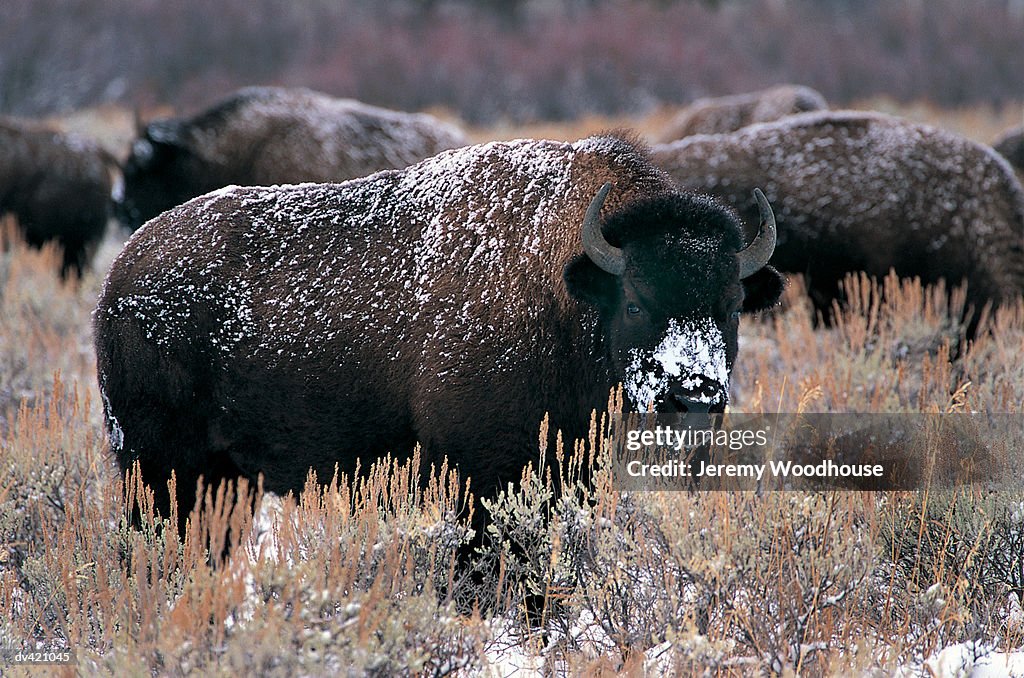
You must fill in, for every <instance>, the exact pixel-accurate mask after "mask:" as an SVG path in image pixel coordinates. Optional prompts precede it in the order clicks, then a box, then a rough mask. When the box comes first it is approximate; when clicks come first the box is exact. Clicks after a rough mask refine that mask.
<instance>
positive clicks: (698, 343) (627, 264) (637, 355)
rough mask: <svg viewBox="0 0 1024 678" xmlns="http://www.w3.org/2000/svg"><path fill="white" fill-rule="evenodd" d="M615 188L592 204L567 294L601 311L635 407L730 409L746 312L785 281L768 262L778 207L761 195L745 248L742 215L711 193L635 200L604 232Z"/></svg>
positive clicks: (610, 350)
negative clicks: (757, 222) (756, 223)
mask: <svg viewBox="0 0 1024 678" xmlns="http://www.w3.org/2000/svg"><path fill="white" fill-rule="evenodd" d="M610 189H611V184H605V185H604V186H603V187H602V188H601V190H600V191H598V193H597V195H596V196H594V198H593V200H592V201H591V203H590V207H589V208H588V209H587V213H586V217H585V218H584V222H583V227H582V238H581V239H582V241H583V250H584V254H581V255H578V256H576V257H575V258H574V259H573V260H572V261H570V262H569V264H568V265H567V266H566V269H565V280H566V285H567V288H568V291H569V293H570V294H571V295H572V296H573V297H575V298H576V299H579V300H581V301H583V302H585V303H588V304H591V305H593V306H595V307H596V308H597V309H598V312H599V315H600V318H601V330H600V332H601V341H602V343H603V345H604V347H605V350H606V352H607V357H608V359H609V360H610V362H611V365H612V367H613V371H614V376H615V377H616V378H618V379H619V380H620V381H621V382H622V384H623V386H624V388H625V391H626V394H627V395H628V396H629V399H630V401H631V403H632V405H633V406H634V407H635V408H637V409H638V410H639V411H647V409H648V408H649V407H653V408H654V410H655V411H657V412H681V413H707V412H722V411H724V409H725V405H726V403H727V402H728V387H729V374H730V372H731V370H732V365H733V361H734V359H735V358H736V352H737V330H738V326H739V317H740V314H741V313H745V312H754V311H760V310H763V309H766V308H768V307H770V306H772V305H774V304H775V303H776V302H777V301H778V298H779V295H780V294H781V292H782V287H783V280H782V277H781V276H780V275H779V273H778V272H777V271H775V269H773V268H772V267H770V266H767V263H768V259H769V258H770V257H771V255H772V252H773V251H774V249H775V218H774V216H773V214H772V210H771V206H770V205H769V204H768V201H767V200H766V199H765V197H764V195H763V194H762V193H761V191H760V190H757V191H755V195H756V197H757V201H758V205H759V206H760V212H761V229H760V233H759V234H758V236H757V237H756V238H755V239H754V240H753V241H752V242H751V243H750V244H749V245H748V246H746V247H743V243H742V238H741V235H740V233H741V228H740V223H739V221H738V218H737V217H736V215H735V214H734V213H733V212H732V211H730V210H729V209H728V208H726V207H724V206H722V205H720V204H719V203H717V202H715V201H713V200H712V199H711V198H708V197H704V196H694V195H685V194H666V195H660V196H656V197H653V198H649V199H644V200H639V201H635V202H633V203H632V204H629V205H627V206H626V207H624V208H622V209H620V210H619V211H617V212H616V213H615V214H612V215H611V216H610V217H609V218H608V219H607V220H606V221H605V223H604V224H603V229H602V224H601V220H600V212H601V208H602V206H603V204H604V199H605V197H606V196H607V194H608V191H609V190H610ZM602 231H603V232H602ZM605 234H607V238H606V235H605ZM612 243H616V244H612Z"/></svg>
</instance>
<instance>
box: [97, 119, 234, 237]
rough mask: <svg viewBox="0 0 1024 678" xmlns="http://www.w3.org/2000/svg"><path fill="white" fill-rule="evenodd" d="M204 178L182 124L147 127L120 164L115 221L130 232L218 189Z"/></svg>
mask: <svg viewBox="0 0 1024 678" xmlns="http://www.w3.org/2000/svg"><path fill="white" fill-rule="evenodd" d="M208 174H209V170H208V169H205V168H203V167H202V164H201V162H200V160H199V159H198V158H197V157H196V155H195V154H194V153H193V152H192V150H191V149H190V145H189V143H188V141H187V135H186V131H185V129H184V125H183V124H182V123H180V122H178V121H175V120H159V121H156V122H153V123H151V124H149V125H148V126H147V127H146V128H145V129H144V130H143V132H142V134H140V135H139V137H138V138H137V139H136V140H135V141H134V142H133V143H132V149H131V154H130V155H129V156H128V159H127V160H126V161H125V163H124V184H123V186H122V187H121V192H120V194H119V195H117V196H115V205H114V211H115V214H116V216H117V219H118V221H120V222H121V224H122V225H124V226H125V227H126V228H128V229H129V230H132V231H134V230H136V229H137V228H138V227H139V226H141V225H142V224H143V223H145V222H146V221H149V220H150V219H152V218H153V217H155V216H156V215H158V214H160V213H161V212H165V211H167V210H169V209H170V208H172V207H175V206H177V205H180V204H182V203H184V202H186V201H188V200H189V199H190V198H194V197H195V196H197V195H202V194H203V193H206V192H207V191H210V190H213V189H216V188H219V186H218V185H216V183H215V182H206V181H204V178H206V176H207V175H208Z"/></svg>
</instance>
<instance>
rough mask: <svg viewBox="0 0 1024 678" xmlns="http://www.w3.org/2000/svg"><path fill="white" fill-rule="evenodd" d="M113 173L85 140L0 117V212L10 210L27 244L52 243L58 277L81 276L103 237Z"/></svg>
mask: <svg viewBox="0 0 1024 678" xmlns="http://www.w3.org/2000/svg"><path fill="white" fill-rule="evenodd" d="M116 171H117V161H116V160H115V159H114V157H113V156H111V155H110V154H109V153H107V152H106V151H104V150H103V149H102V148H100V147H99V146H98V145H97V144H95V143H93V142H92V141H90V140H87V139H85V138H83V137H79V136H74V135H70V134H63V133H61V132H57V131H55V130H52V129H48V128H45V127H42V126H40V125H38V124H35V123H31V122H27V121H20V120H14V119H10V118H7V119H0V215H3V214H13V215H14V217H15V218H16V219H17V222H18V227H19V231H20V232H21V234H22V235H23V236H24V238H25V240H26V241H27V242H28V244H29V245H31V246H33V247H42V246H43V245H44V244H46V243H48V242H56V243H57V244H58V245H59V247H60V250H61V267H60V271H61V275H62V276H63V277H67V276H68V275H69V274H75V275H78V276H81V274H82V272H83V271H84V270H85V268H86V267H87V266H88V265H89V262H90V261H91V260H92V257H93V255H94V254H95V252H96V249H97V248H98V246H99V243H100V241H102V240H103V235H104V233H105V232H106V228H107V220H108V219H109V217H110V194H111V187H112V184H113V180H112V177H113V176H114V175H115V173H116Z"/></svg>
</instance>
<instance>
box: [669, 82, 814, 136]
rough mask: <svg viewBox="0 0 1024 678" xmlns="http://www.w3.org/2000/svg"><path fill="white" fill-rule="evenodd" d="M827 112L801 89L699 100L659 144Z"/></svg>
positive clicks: (673, 123) (773, 89) (675, 120)
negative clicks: (814, 112) (796, 115)
mask: <svg viewBox="0 0 1024 678" xmlns="http://www.w3.org/2000/svg"><path fill="white" fill-rule="evenodd" d="M827 108H828V103H827V102H826V101H825V97H823V96H822V95H821V94H820V93H818V92H817V91H816V90H813V89H811V88H810V87H804V86H802V85H778V86H776V87H770V88H768V89H763V90H758V91H756V92H747V93H745V94H734V95H732V96H725V97H716V98H712V99H697V100H696V101H694V102H693V103H692V104H690V105H689V106H687V107H686V108H685V109H683V110H682V111H681V112H680V113H679V114H678V115H677V116H676V117H674V118H673V119H672V120H670V121H669V123H668V124H667V125H666V126H665V129H663V130H662V132H661V135H660V141H663V142H670V141H675V140H676V139H682V138H683V137H688V136H690V135H692V134H725V133H727V132H735V131H736V130H738V129H740V128H741V127H746V126H747V125H752V124H754V123H757V122H770V121H772V120H778V119H779V118H782V117H785V116H787V115H794V114H796V113H807V112H810V111H823V110H826V109H827Z"/></svg>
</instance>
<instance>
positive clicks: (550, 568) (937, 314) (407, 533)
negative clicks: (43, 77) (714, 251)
mask: <svg viewBox="0 0 1024 678" xmlns="http://www.w3.org/2000/svg"><path fill="white" fill-rule="evenodd" d="M871 105H872V106H874V107H876V108H885V107H886V104H885V103H884V102H872V103H871ZM900 112H902V113H905V114H907V115H908V116H910V117H913V118H915V119H921V120H925V121H927V122H932V123H938V124H942V125H943V126H947V127H950V128H951V129H955V130H958V131H960V132H963V133H965V134H967V135H968V136H971V137H974V138H977V139H979V140H982V141H985V140H988V139H990V138H991V137H994V136H995V135H996V134H997V133H998V132H999V131H1001V130H1002V129H1003V128H1005V127H1008V126H1010V125H1012V124H1013V123H1014V122H1016V120H1015V119H1014V114H1013V113H1012V112H1008V111H1004V112H1001V113H1000V112H994V111H984V110H970V111H937V110H934V109H931V108H929V107H926V106H921V107H917V108H914V109H909V110H904V111H900ZM670 114H671V111H664V112H662V113H659V114H658V115H657V116H651V117H649V118H645V119H643V120H609V119H594V120H585V121H578V122H577V123H575V124H574V125H573V126H538V127H534V128H528V129H523V128H516V129H512V128H509V129H499V130H475V131H474V132H473V134H474V136H475V137H476V138H477V139H481V140H482V139H484V138H511V137H515V136H547V137H555V138H576V137H578V136H580V135H582V134H586V133H588V132H590V131H595V130H600V129H608V128H612V127H621V126H633V127H637V128H638V129H640V131H641V132H643V133H646V134H653V132H654V131H655V130H656V129H657V128H658V127H659V126H660V124H663V122H664V121H665V120H667V119H668V117H669V115H670ZM112 115H113V116H114V117H115V118H116V119H117V120H121V121H124V120H126V117H125V116H119V115H115V114H114V113H110V112H108V113H106V114H102V115H98V116H95V117H92V118H89V117H81V118H77V119H75V120H73V121H71V123H69V124H72V125H74V126H77V128H78V129H84V130H90V129H96V127H97V126H99V127H103V126H104V125H108V128H106V129H107V131H106V134H107V136H106V138H109V139H112V140H117V139H120V138H122V137H124V136H126V135H130V130H129V131H128V132H125V131H124V130H122V129H120V128H118V129H114V130H111V129H109V124H110V123H109V121H110V120H111V119H112V118H111V117H110V116H112ZM118 124H127V123H118ZM111 143H114V141H112V142H111ZM10 226H11V224H7V225H6V226H5V229H4V232H5V233H6V234H7V235H6V236H5V245H4V248H3V250H4V251H3V252H2V254H0V468H2V470H3V472H2V473H0V649H2V648H3V647H33V648H38V649H54V650H57V649H65V648H68V649H70V650H71V651H72V652H73V653H74V659H75V662H76V664H73V665H70V666H67V665H66V666H63V667H56V668H55V667H50V668H51V669H52V670H54V671H55V672H57V673H61V672H63V673H67V674H72V673H75V672H78V673H83V674H86V675H117V676H124V675H151V674H154V673H156V674H160V675H184V674H186V673H191V672H199V673H201V674H202V675H239V674H241V675H256V674H258V675H292V674H294V673H303V674H314V675H315V674H333V673H338V672H344V671H353V672H354V673H355V674H363V673H367V674H371V675H392V674H396V673H397V674H404V673H411V674H422V675H447V674H451V673H462V674H464V675H473V674H476V673H481V674H484V675H508V674H509V673H510V672H511V671H512V670H513V669H514V668H516V667H520V668H523V669H524V670H525V669H533V670H546V671H555V672H565V673H569V674H588V675H590V674H601V673H604V674H608V675H612V674H615V673H632V674H637V675H639V674H641V673H642V672H644V671H648V672H656V673H677V674H683V675H689V674H692V673H704V672H707V673H710V674H722V675H746V674H748V673H760V672H771V673H791V672H797V673H801V674H806V675H822V674H824V675H832V674H835V675H839V674H845V673H847V672H849V671H851V670H857V671H868V670H872V669H878V670H881V671H885V672H891V671H893V670H895V669H896V668H897V667H900V666H909V667H916V668H918V669H920V668H921V667H922V666H923V665H924V662H926V660H928V658H929V657H933V656H934V655H935V654H936V652H938V651H939V650H941V649H942V648H945V647H948V646H950V645H952V644H955V643H961V642H966V641H978V642H979V643H981V645H979V646H978V647H985V648H995V649H999V650H1009V649H1015V648H1019V647H1020V646H1021V645H1022V644H1024V637H1022V636H1024V610H1022V609H1021V598H1022V596H1024V518H1022V515H1024V493H1019V492H1007V491H1000V492H991V491H988V490H987V489H986V488H985V487H984V486H981V485H975V486H969V487H966V488H961V489H959V490H944V491H935V492H906V493H884V494H883V493H868V492H864V493H852V492H831V493H808V492H777V493H773V492H769V493H764V494H761V495H755V494H753V493H739V492H735V493H726V492H711V493H694V494H690V493H683V492H665V493H628V494H623V493H621V492H617V491H615V490H614V489H613V488H612V485H611V480H610V478H609V476H608V474H607V472H606V470H605V469H604V467H602V466H601V465H600V452H599V450H600V441H601V432H600V431H599V430H595V432H594V435H593V436H592V438H591V440H589V441H583V442H582V443H580V444H579V445H578V446H577V449H576V450H572V449H569V450H565V451H563V450H551V451H549V454H556V455H559V456H560V457H569V458H574V459H576V461H577V463H592V462H593V458H594V457H597V461H598V468H597V469H596V470H595V471H594V474H593V475H594V478H593V482H591V483H588V484H586V485H584V484H580V483H577V481H576V478H577V473H576V472H574V471H572V470H569V471H565V475H566V477H565V478H563V479H562V482H563V483H568V484H569V486H574V485H575V486H576V487H577V490H578V491H577V492H574V493H567V494H565V495H563V497H562V499H560V500H559V501H557V502H549V501H548V497H549V496H550V493H551V487H552V483H554V482H556V481H557V480H558V479H555V480H552V479H550V478H546V477H544V478H539V477H537V475H536V474H531V473H527V474H525V475H524V480H523V483H522V487H521V488H520V489H518V490H516V491H514V492H511V493H509V494H506V495H503V496H501V497H499V498H498V499H497V500H496V501H495V502H494V505H493V506H491V507H490V511H491V514H492V516H493V525H492V526H491V528H490V529H491V530H492V534H491V535H490V539H489V540H488V542H487V545H486V546H485V547H483V548H481V549H480V550H479V551H478V552H477V554H476V556H475V563H476V565H477V566H478V571H477V572H476V573H475V575H474V576H467V573H466V571H465V568H460V567H457V566H456V560H457V558H456V554H457V552H458V551H459V549H460V547H461V546H462V545H463V544H464V543H466V541H467V540H468V536H467V534H468V533H467V526H466V523H465V521H464V519H463V518H460V515H462V512H461V511H460V509H461V507H462V506H463V505H464V503H465V496H464V490H463V488H462V487H461V486H460V485H459V483H458V481H457V480H456V479H454V478H453V477H452V476H451V475H449V474H448V473H447V470H445V469H439V470H437V472H436V474H435V479H434V481H433V482H432V483H431V484H430V485H429V487H427V488H425V489H424V488H421V487H420V485H419V484H418V483H417V482H416V481H415V480H414V479H415V478H416V477H417V475H418V474H419V471H418V470H417V469H416V467H415V464H414V463H413V464H411V465H408V466H399V465H397V464H394V463H390V462H388V461H387V460H385V461H384V462H382V463H381V464H380V465H379V466H378V467H376V468H375V469H374V470H373V471H372V472H371V473H369V474H368V475H367V476H366V477H365V478H362V479H360V480H358V481H355V482H350V481H347V480H346V479H340V480H338V481H336V482H334V483H331V484H330V485H328V486H326V487H320V486H317V485H315V484H313V483H310V484H309V486H308V487H307V489H306V491H305V492H303V493H302V495H301V496H300V497H297V498H287V499H284V500H282V499H280V498H276V497H268V498H266V500H264V501H262V502H261V504H260V505H261V510H260V511H259V515H258V519H257V520H256V521H255V522H254V521H253V520H252V517H251V516H249V515H248V514H247V512H246V511H242V510H235V509H234V507H232V506H226V505H224V502H223V501H221V500H220V499H219V498H218V496H217V495H216V494H215V493H213V494H210V495H208V496H207V497H206V498H205V499H204V503H205V504H206V506H207V510H206V512H205V513H204V514H203V515H204V518H203V519H202V520H201V521H199V522H198V523H193V525H192V526H191V531H190V533H189V534H188V535H185V536H184V537H183V539H179V538H178V535H177V534H176V528H175V527H174V525H175V524H176V521H174V520H173V519H172V520H171V521H170V522H169V523H168V524H167V525H166V526H165V529H160V521H159V520H158V519H156V518H154V517H153V516H152V512H151V510H148V500H147V496H146V492H145V489H144V488H139V487H137V486H135V485H134V484H133V483H132V481H131V479H129V481H128V485H129V488H128V492H127V494H128V496H130V497H132V501H131V502H130V503H126V502H124V501H122V499H121V497H122V496H124V495H125V490H124V485H123V482H122V480H121V478H120V476H119V474H118V473H117V471H116V468H115V466H114V464H113V461H112V459H111V458H110V456H109V454H108V451H107V449H106V443H105V440H104V434H103V428H102V417H101V413H100V407H99V406H98V402H99V394H98V391H97V387H96V381H95V367H94V356H93V349H92V343H91V336H90V313H91V311H92V308H93V306H94V303H95V299H96V297H97V294H98V292H99V289H100V286H101V284H102V277H103V274H104V272H105V270H106V268H107V266H108V265H109V263H110V261H111V260H112V258H113V257H114V256H115V255H116V252H117V251H118V247H119V245H120V243H121V241H122V240H123V236H117V235H114V234H112V235H110V236H109V237H108V240H107V241H106V242H105V244H104V246H103V248H102V249H101V251H100V252H99V255H98V257H97V261H96V267H95V271H94V272H92V273H90V274H88V275H87V276H86V277H85V278H84V279H83V280H82V281H81V282H80V283H78V284H74V285H66V286H65V285H61V284H60V283H59V281H58V280H57V277H56V275H55V274H54V271H55V270H56V268H57V263H56V262H57V259H56V254H55V253H54V252H52V251H43V252H37V251H32V250H28V249H26V248H25V247H24V246H23V245H22V244H21V243H20V242H18V241H17V240H16V239H12V238H11V237H10V233H11V231H12V229H11V228H10ZM848 284H849V285H850V288H849V289H850V296H851V299H852V302H851V304H850V308H848V309H846V310H845V311H844V312H843V313H842V314H841V315H840V316H839V318H838V320H837V322H836V323H835V324H834V326H833V327H831V328H829V329H813V325H814V323H813V319H812V317H811V314H810V311H809V305H808V304H807V303H806V302H805V300H804V298H803V295H802V291H801V283H800V281H799V280H795V281H793V283H792V284H791V285H790V287H789V288H788V290H787V293H786V298H785V300H784V304H783V306H782V308H781V309H780V310H778V311H777V312H775V313H772V314H770V315H768V316H766V317H763V318H760V319H756V320H753V321H745V322H744V324H743V325H742V326H741V352H740V357H739V359H738V362H737V365H736V367H735V370H734V375H733V379H734V384H733V389H734V405H735V406H736V407H738V408H740V409H742V410H745V411H755V412H798V411H814V412H866V411H870V412H929V413H942V412H968V411H981V412H1006V413H1020V412H1021V411H1022V409H1024V361H1022V360H1021V357H1022V356H1024V301H1021V300H1018V301H1017V303H1016V304H1012V305H1010V306H1008V307H1005V308H1001V309H991V310H989V311H987V312H986V315H985V319H984V320H983V324H982V328H983V329H982V331H981V332H980V333H979V336H978V338H977V341H976V342H974V343H973V344H972V345H971V346H969V347H965V346H963V345H962V344H960V343H959V336H960V330H961V328H959V327H958V326H957V325H956V324H954V323H951V322H950V321H949V320H948V318H949V317H951V316H954V317H955V316H957V315H959V314H958V313H956V306H957V304H958V303H962V302H958V301H957V300H958V295H956V294H954V295H953V296H952V301H950V299H949V297H948V295H947V294H946V293H945V291H944V290H942V289H932V288H922V287H921V286H920V285H919V284H916V283H914V282H913V281H899V280H897V279H895V278H889V279H887V280H885V281H877V282H871V281H866V280H862V279H859V278H851V279H850V280H849V282H848ZM883 291H884V292H885V293H884V295H883V294H882V292H883ZM950 305H952V306H953V309H952V311H953V312H951V311H950ZM954 353H958V357H957V359H956V360H951V358H950V356H951V354H954ZM597 428H600V427H597ZM595 450H597V451H596V452H595ZM591 453H593V454H591ZM588 459H589V460H590V461H587V460H588ZM562 468H570V469H571V468H574V467H573V465H572V464H564V465H562ZM254 491H257V492H258V488H255V489H254ZM131 505H138V506H139V507H141V509H142V512H143V514H145V515H147V516H148V518H147V519H146V520H145V521H144V522H145V526H144V529H142V530H131V529H129V528H128V527H127V526H126V515H127V514H128V512H129V511H130V509H131ZM187 508H188V507H179V510H187ZM541 515H547V517H548V520H546V521H543V520H538V519H537V517H538V516H541ZM239 535H240V537H239ZM228 538H231V539H235V538H240V539H241V542H242V547H241V548H240V549H237V550H236V551H235V555H234V557H232V558H231V559H230V560H228V561H219V560H217V559H211V558H210V557H208V554H207V551H206V550H205V545H207V544H210V543H212V544H213V552H215V553H216V552H219V551H220V548H219V544H221V543H223V540H225V539H228ZM473 598H476V599H478V600H479V601H480V606H479V607H477V608H476V609H474V608H473V606H472V604H471V603H470V602H469V601H470V600H471V599H473ZM525 601H533V602H532V604H529V605H528V604H525ZM536 601H540V602H539V603H537V602H536ZM0 667H2V672H3V673H4V674H5V675H20V672H25V673H28V672H30V671H31V669H30V668H27V667H25V666H15V665H9V666H4V664H3V661H0ZM37 670H38V669H37Z"/></svg>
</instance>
